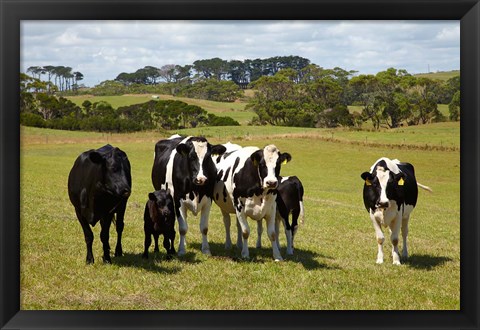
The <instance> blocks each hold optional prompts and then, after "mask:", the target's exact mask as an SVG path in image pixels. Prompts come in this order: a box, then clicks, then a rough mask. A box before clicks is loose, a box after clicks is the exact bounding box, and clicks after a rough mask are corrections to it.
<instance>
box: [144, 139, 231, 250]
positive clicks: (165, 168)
mask: <svg viewBox="0 0 480 330" xmlns="http://www.w3.org/2000/svg"><path fill="white" fill-rule="evenodd" d="M223 152H225V147H224V146H222V145H215V146H212V145H211V144H210V143H208V141H207V140H206V139H205V138H202V137H192V136H188V137H181V136H178V135H173V136H172V137H170V138H169V139H166V140H160V141H158V142H157V144H156V145H155V159H154V163H153V168H152V183H153V186H154V187H155V190H160V189H170V191H171V194H172V196H173V201H174V207H175V215H176V217H177V220H178V227H179V230H178V231H179V233H180V243H179V246H178V255H179V256H181V255H184V254H185V252H186V251H185V235H186V234H187V230H188V224H187V210H190V211H191V212H192V213H193V214H194V215H197V214H198V213H200V232H201V233H202V252H203V253H204V254H207V255H209V254H210V247H209V245H208V240H207V233H208V218H209V215H210V209H211V206H212V196H213V186H214V184H215V178H216V167H215V164H214V163H213V160H212V157H211V156H212V155H213V154H219V155H221V154H223Z"/></svg>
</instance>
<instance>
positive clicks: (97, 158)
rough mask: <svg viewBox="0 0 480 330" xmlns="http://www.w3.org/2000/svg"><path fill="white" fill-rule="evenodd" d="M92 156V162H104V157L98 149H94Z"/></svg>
mask: <svg viewBox="0 0 480 330" xmlns="http://www.w3.org/2000/svg"><path fill="white" fill-rule="evenodd" d="M89 157H90V160H91V161H92V163H95V164H102V163H103V157H102V155H100V154H99V153H98V152H96V151H92V152H91V153H90V155H89Z"/></svg>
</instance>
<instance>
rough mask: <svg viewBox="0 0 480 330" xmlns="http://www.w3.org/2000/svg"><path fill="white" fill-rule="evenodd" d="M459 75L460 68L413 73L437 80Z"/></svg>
mask: <svg viewBox="0 0 480 330" xmlns="http://www.w3.org/2000/svg"><path fill="white" fill-rule="evenodd" d="M459 75H460V70H453V71H440V72H430V73H418V74H414V76H416V77H424V78H430V79H438V80H448V79H450V78H453V77H455V76H459Z"/></svg>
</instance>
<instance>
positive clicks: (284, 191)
mask: <svg viewBox="0 0 480 330" xmlns="http://www.w3.org/2000/svg"><path fill="white" fill-rule="evenodd" d="M276 202H277V213H276V217H275V231H276V233H277V235H279V233H280V228H279V227H280V222H282V224H283V228H284V229H285V237H286V239H287V254H288V255H293V249H294V238H295V235H296V233H297V229H298V218H299V217H300V223H301V224H303V222H304V218H305V211H304V208H303V185H302V182H301V181H300V179H299V178H298V177H296V176H286V177H280V183H279V185H278V188H277V199H276ZM290 214H291V215H292V222H291V223H290V221H289V218H290ZM262 232H263V227H262V222H261V221H259V222H258V224H257V233H258V237H257V248H259V247H261V246H262ZM238 239H240V236H239V238H238ZM237 242H238V240H237ZM277 245H278V247H279V248H280V244H279V240H277Z"/></svg>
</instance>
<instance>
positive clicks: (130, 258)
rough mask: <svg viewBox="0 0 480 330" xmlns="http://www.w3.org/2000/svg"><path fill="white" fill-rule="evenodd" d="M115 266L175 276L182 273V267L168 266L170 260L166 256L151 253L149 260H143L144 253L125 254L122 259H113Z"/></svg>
mask: <svg viewBox="0 0 480 330" xmlns="http://www.w3.org/2000/svg"><path fill="white" fill-rule="evenodd" d="M112 262H113V264H115V265H117V266H119V267H135V268H141V269H145V270H147V271H150V272H157V273H164V274H174V273H178V272H179V271H181V268H180V267H176V266H175V267H172V266H167V267H164V266H163V265H167V264H168V263H169V262H170V260H167V258H166V254H162V253H153V252H152V253H150V254H149V255H148V259H143V258H142V253H128V252H127V253H125V252H124V253H123V256H122V257H115V258H112Z"/></svg>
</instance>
